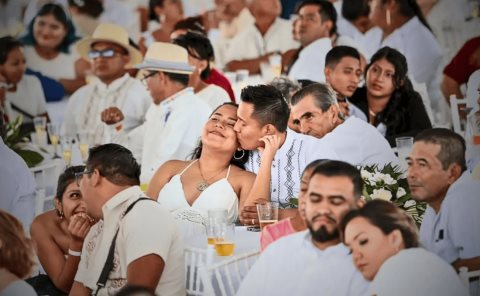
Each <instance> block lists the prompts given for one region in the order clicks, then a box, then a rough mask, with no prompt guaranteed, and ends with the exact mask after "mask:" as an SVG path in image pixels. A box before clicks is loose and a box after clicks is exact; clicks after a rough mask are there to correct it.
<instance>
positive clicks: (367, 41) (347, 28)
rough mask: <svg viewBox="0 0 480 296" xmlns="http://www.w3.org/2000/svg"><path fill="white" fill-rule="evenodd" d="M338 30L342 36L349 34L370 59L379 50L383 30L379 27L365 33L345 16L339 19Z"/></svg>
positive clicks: (366, 57) (368, 59)
mask: <svg viewBox="0 0 480 296" xmlns="http://www.w3.org/2000/svg"><path fill="white" fill-rule="evenodd" d="M337 31H338V33H339V34H340V36H348V37H350V38H352V40H353V41H355V42H356V43H357V44H358V45H359V47H360V48H358V50H359V51H360V52H361V53H362V54H363V55H364V56H365V59H366V60H367V62H368V61H370V58H371V57H372V55H373V54H374V53H375V52H376V51H377V50H378V44H380V43H381V40H382V35H383V32H382V30H381V29H380V28H378V27H373V28H371V29H370V30H368V31H367V32H365V33H362V32H360V31H359V30H358V29H357V28H356V27H355V26H354V25H353V24H352V23H350V22H349V21H347V20H346V19H345V18H341V19H340V18H339V19H338V21H337Z"/></svg>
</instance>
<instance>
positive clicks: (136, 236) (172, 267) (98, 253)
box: [75, 186, 185, 296]
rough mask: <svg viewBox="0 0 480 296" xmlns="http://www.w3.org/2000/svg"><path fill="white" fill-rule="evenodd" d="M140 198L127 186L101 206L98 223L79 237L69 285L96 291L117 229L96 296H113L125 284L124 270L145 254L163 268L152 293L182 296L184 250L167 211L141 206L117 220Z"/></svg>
mask: <svg viewBox="0 0 480 296" xmlns="http://www.w3.org/2000/svg"><path fill="white" fill-rule="evenodd" d="M140 197H145V195H144V193H143V192H142V191H141V190H140V187H138V186H132V187H129V188H127V189H125V190H123V191H121V192H119V193H118V194H116V195H115V196H113V197H112V198H111V199H110V200H109V201H108V202H107V203H105V204H104V205H103V207H102V212H103V220H100V221H99V222H98V223H97V224H95V225H94V226H92V228H91V229H90V231H89V232H88V234H87V236H86V237H85V243H84V244H83V249H82V256H81V259H80V263H79V265H78V271H77V274H76V275H75V281H77V282H80V283H82V284H83V285H84V286H85V287H88V288H90V289H92V290H93V291H95V290H96V288H97V285H96V284H97V281H98V278H99V276H100V273H101V271H102V269H103V266H104V264H105V261H106V259H107V255H108V251H109V248H110V245H111V243H112V240H113V236H114V235H115V231H116V230H117V227H120V230H119V232H118V236H117V241H116V244H115V253H114V254H115V255H114V262H116V264H115V265H114V267H113V270H112V271H111V272H110V274H109V276H108V280H107V283H106V286H105V288H103V289H101V290H100V291H99V293H98V295H107V294H108V295H113V294H115V293H116V292H117V291H118V290H119V289H121V288H122V287H123V286H124V285H126V284H127V268H128V265H129V264H130V263H132V262H133V261H135V260H136V259H138V258H141V257H143V256H146V255H151V254H156V255H158V256H160V257H161V258H162V260H163V261H164V262H165V267H164V269H163V272H162V276H161V277H160V281H159V283H158V285H157V288H156V289H155V293H156V294H157V295H178V296H180V295H185V263H184V254H183V253H184V247H183V243H182V241H181V238H180V234H179V231H178V229H177V227H176V225H175V220H174V219H173V217H172V216H171V215H170V213H169V211H168V209H166V208H164V207H163V206H161V205H160V204H159V203H157V202H154V201H150V200H142V201H139V202H138V203H137V204H135V206H134V207H133V208H132V209H131V211H130V212H128V213H127V215H125V217H123V218H122V215H123V212H124V211H125V210H126V208H127V207H128V206H129V205H130V204H131V203H133V202H134V201H135V200H137V199H138V198H140Z"/></svg>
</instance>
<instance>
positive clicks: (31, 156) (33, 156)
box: [13, 149, 43, 168]
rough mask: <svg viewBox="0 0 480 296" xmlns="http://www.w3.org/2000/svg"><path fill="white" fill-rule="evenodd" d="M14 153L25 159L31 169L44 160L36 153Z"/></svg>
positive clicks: (17, 151) (21, 150)
mask: <svg viewBox="0 0 480 296" xmlns="http://www.w3.org/2000/svg"><path fill="white" fill-rule="evenodd" d="M13 151H15V152H16V153H17V154H18V155H20V157H21V158H23V160H24V161H25V163H26V164H27V166H28V167H29V168H31V167H34V166H36V165H37V164H39V163H41V162H42V160H43V156H42V155H41V154H40V153H38V152H36V151H32V150H26V149H25V150H24V149H13Z"/></svg>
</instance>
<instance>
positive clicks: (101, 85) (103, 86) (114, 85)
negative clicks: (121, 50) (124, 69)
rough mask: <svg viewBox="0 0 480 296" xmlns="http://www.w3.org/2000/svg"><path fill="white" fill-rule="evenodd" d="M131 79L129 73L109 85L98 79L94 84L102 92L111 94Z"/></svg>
mask: <svg viewBox="0 0 480 296" xmlns="http://www.w3.org/2000/svg"><path fill="white" fill-rule="evenodd" d="M129 78H130V75H128V73H125V74H124V75H123V76H122V77H120V78H117V79H116V80H114V81H113V82H112V83H110V84H109V85H107V84H105V83H103V82H102V81H101V80H100V79H98V78H96V79H95V80H94V83H95V86H96V87H97V88H98V90H99V91H100V92H111V91H115V90H117V89H118V88H120V87H121V86H122V85H123V84H124V83H125V82H126V81H127V80H128V79H129Z"/></svg>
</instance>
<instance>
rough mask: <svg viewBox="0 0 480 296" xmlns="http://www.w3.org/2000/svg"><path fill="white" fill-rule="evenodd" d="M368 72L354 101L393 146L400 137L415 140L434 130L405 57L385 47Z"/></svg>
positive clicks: (375, 56)
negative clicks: (423, 133)
mask: <svg viewBox="0 0 480 296" xmlns="http://www.w3.org/2000/svg"><path fill="white" fill-rule="evenodd" d="M365 73H366V75H365V86H364V87H361V88H358V89H357V90H356V91H355V93H354V94H353V96H352V98H351V99H350V101H351V102H352V103H353V104H354V105H356V106H357V107H358V108H360V109H361V110H362V111H363V112H364V113H365V115H366V116H367V118H368V122H369V123H370V124H372V125H374V126H376V127H377V129H378V130H379V131H380V132H381V133H382V134H383V135H384V136H385V138H386V139H387V140H388V142H389V143H390V145H391V146H392V147H394V146H395V138H396V137H402V136H412V137H413V136H415V135H416V134H417V133H418V132H420V131H422V130H424V129H428V128H431V127H432V124H431V122H430V119H429V118H428V114H427V111H426V109H425V106H424V104H423V101H422V98H421V97H420V95H419V94H418V93H417V92H416V91H414V90H413V86H412V83H411V82H410V79H409V78H408V76H407V74H408V65H407V60H406V59H405V56H404V55H402V54H401V53H400V52H399V51H397V50H395V49H393V48H390V47H384V48H381V49H380V50H378V51H377V52H376V53H375V54H374V55H373V56H372V59H371V61H370V64H368V65H367V67H366V71H365Z"/></svg>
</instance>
